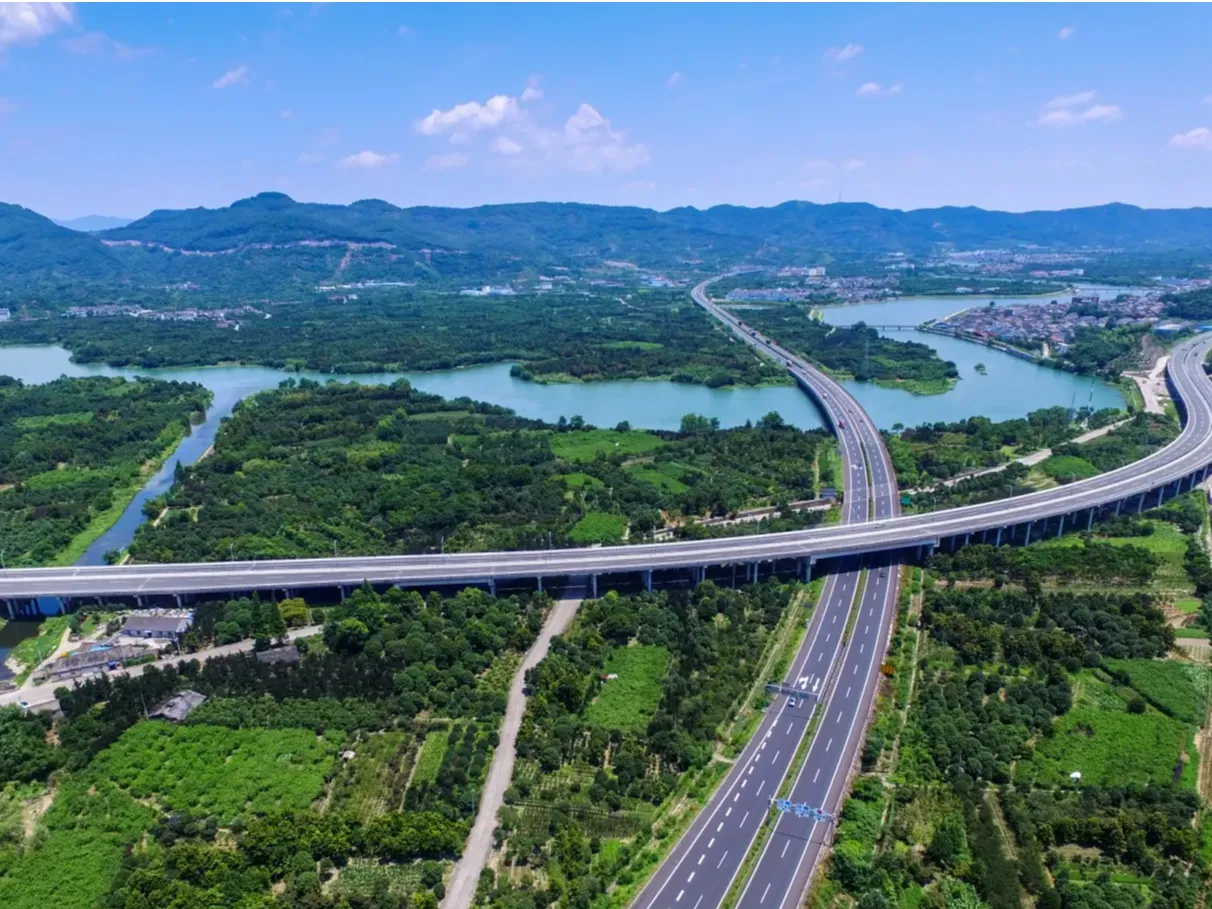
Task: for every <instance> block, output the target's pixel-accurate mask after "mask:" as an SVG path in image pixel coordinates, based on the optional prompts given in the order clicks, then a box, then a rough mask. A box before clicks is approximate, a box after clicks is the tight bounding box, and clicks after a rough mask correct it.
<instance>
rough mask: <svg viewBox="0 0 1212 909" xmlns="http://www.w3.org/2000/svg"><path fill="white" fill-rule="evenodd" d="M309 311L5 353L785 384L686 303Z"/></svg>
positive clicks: (25, 332)
mask: <svg viewBox="0 0 1212 909" xmlns="http://www.w3.org/2000/svg"><path fill="white" fill-rule="evenodd" d="M313 296H314V297H315V299H311V297H313ZM305 297H307V299H305V300H304V301H297V302H294V303H292V304H291V305H289V306H276V307H272V308H271V309H270V313H269V314H270V318H265V317H264V316H262V315H260V314H256V315H251V316H250V315H244V316H238V317H237V316H233V318H239V320H240V329H239V331H236V330H235V329H233V328H230V327H219V326H218V325H217V324H216V323H215V322H213V321H209V320H198V321H189V322H184V321H162V320H154V319H131V318H125V317H122V318H119V317H97V318H90V319H80V318H70V317H63V316H48V317H46V318H44V319H39V320H37V321H20V322H19V321H13V322H6V323H2V324H0V344H34V343H42V344H45V343H56V344H62V345H63V346H65V347H67V348H68V349H69V350H70V351H71V352H72V356H73V358H74V359H75V360H76V361H78V362H85V363H108V364H110V365H113V366H138V367H144V368H151V367H158V366H207V365H213V364H218V363H250V364H261V365H265V366H274V367H278V368H282V369H288V370H300V369H311V370H318V371H321V372H346V373H359V372H381V371H388V370H390V371H401V370H429V369H450V368H452V367H456V366H470V365H475V364H483V363H501V362H506V361H513V362H514V363H515V364H516V365H515V366H514V374H515V375H517V376H519V377H521V378H524V379H533V380H535V381H543V382H547V381H575V382H593V381H601V380H606V379H656V378H664V379H672V380H673V381H676V382H691V383H698V384H704V385H710V386H712V387H722V386H728V385H761V384H767V383H786V382H788V381H789V380H788V379H787V378H786V375H785V372H784V371H783V370H782V368H781V367H779V366H778V365H777V364H775V363H773V362H772V361H770V360H766V359H763V358H762V357H760V356H758V354H756V353H754V352H753V351H752V350H751V349H750V348H749V347H748V346H746V345H744V344H740V343H739V342H736V341H734V340H732V337H731V335H730V334H729V332H727V331H726V330H725V329H724V328H722V327H721V326H719V325H718V324H716V322H715V320H713V319H712V318H711V317H710V316H709V315H707V313H705V312H703V310H702V309H700V308H699V307H698V306H695V305H694V303H692V302H691V301H690V300H689V299H688V298H687V295H686V292H685V291H681V290H655V289H647V288H643V289H641V288H636V289H629V290H628V291H626V292H625V296H624V295H623V294H622V293H620V292H619V291H611V292H609V293H602V292H600V291H598V290H596V289H595V290H594V292H592V293H590V294H582V293H579V292H571V291H567V290H565V291H557V292H552V293H545V294H519V295H517V296H515V297H511V298H510V299H509V300H508V301H507V302H503V301H501V300H497V299H492V298H482V297H458V298H452V297H451V296H450V295H449V294H432V293H426V292H423V291H420V290H418V291H411V290H405V289H400V288H392V289H390V290H383V291H378V292H376V291H369V292H366V291H363V292H362V294H361V297H362V299H359V300H358V302H357V303H356V304H355V303H346V302H343V301H342V302H333V301H329V300H327V299H326V298H325V297H323V296H320V295H314V294H307V295H305ZM90 302H95V301H90ZM177 305H178V306H183V305H197V303H196V301H194V300H188V301H181V302H180V303H178V304H177ZM215 305H216V306H220V305H225V306H230V305H231V303H230V300H228V299H225V300H223V301H222V302H216V303H215Z"/></svg>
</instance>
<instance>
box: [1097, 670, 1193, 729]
mask: <svg viewBox="0 0 1212 909" xmlns="http://www.w3.org/2000/svg"><path fill="white" fill-rule="evenodd" d="M1105 663H1106V666H1107V668H1108V669H1110V670H1111V671H1112V672H1115V673H1122V674H1123V675H1125V676H1127V678H1128V680H1129V681H1128V684H1129V685H1131V686H1132V688H1134V689H1135V690H1136V691H1138V692H1140V694H1142V695H1143V696H1144V697H1145V699H1146V700H1148V701H1149V702H1151V703H1152V704H1153V705H1154V706H1155V707H1157V708H1158V709H1160V710H1162V711H1164V712H1165V713H1167V714H1168V715H1169V716H1172V717H1174V718H1175V719H1177V720H1182V721H1183V722H1185V723H1190V724H1191V725H1193V726H1198V725H1200V724H1201V723H1203V721H1204V717H1205V716H1206V714H1207V710H1208V688H1209V677H1210V673H1209V670H1208V669H1207V668H1206V667H1203V666H1192V665H1190V664H1188V663H1176V662H1174V661H1172V660H1106V661H1105Z"/></svg>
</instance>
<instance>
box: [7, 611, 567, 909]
mask: <svg viewBox="0 0 1212 909" xmlns="http://www.w3.org/2000/svg"><path fill="white" fill-rule="evenodd" d="M549 603H550V601H549V600H548V599H547V598H546V597H544V596H542V595H538V596H536V597H533V598H518V597H513V598H508V599H500V600H498V599H495V598H493V597H490V596H488V595H487V594H485V593H483V592H481V591H477V590H466V591H463V592H462V593H460V594H458V595H456V596H454V597H450V598H446V599H443V598H441V597H439V596H437V595H436V594H433V595H430V596H429V597H428V598H427V599H426V598H422V597H421V596H420V595H418V594H417V593H416V592H409V593H404V592H402V591H399V590H392V591H391V592H389V593H387V594H384V595H382V596H380V595H379V594H377V593H375V592H374V591H373V590H371V589H369V588H368V587H367V588H362V589H359V590H357V591H355V592H354V593H353V594H352V595H350V596H349V597H347V599H346V601H345V602H344V603H343V604H341V605H340V606H332V607H325V608H324V609H323V611H322V612H321V610H312V609H310V607H309V606H308V605H307V604H306V603H301V601H284V602H282V603H279V604H276V605H275V604H262V603H258V602H257V601H256V600H252V601H249V600H237V601H232V602H230V603H223V604H207V606H205V607H204V608H202V609H200V610H199V617H200V622H199V625H200V626H201V633H203V634H204V635H206V636H207V639H210V636H213V635H218V634H222V633H223V626H224V625H225V624H230V625H232V626H234V627H235V628H237V629H242V630H241V632H240V633H249V632H250V631H251V632H252V633H254V634H257V635H265V636H269V635H271V634H272V635H274V636H276V635H277V634H279V633H281V631H283V630H284V629H285V627H286V624H287V623H288V622H294V623H297V622H298V621H303V620H305V615H306V613H308V612H312V613H313V614H315V615H317V616H320V615H322V617H323V620H324V631H323V634H322V635H321V636H319V637H317V638H314V639H310V640H307V639H305V640H303V641H301V642H300V649H301V651H302V658H301V660H300V661H299V662H297V663H276V662H275V663H262V662H261V661H259V660H258V659H256V657H255V656H254V655H253V654H247V653H242V654H236V655H232V656H227V657H219V658H215V659H212V660H210V661H208V662H207V663H205V664H204V665H199V664H197V663H194V662H185V663H182V664H179V665H176V666H168V667H163V668H161V667H156V666H152V667H149V668H148V669H147V671H146V672H145V673H144V674H143V675H141V676H139V677H136V678H129V677H123V678H117V679H109V678H95V679H90V680H88V681H86V682H85V683H83V684H81V685H78V686H76V687H73V688H72V689H70V690H68V689H66V688H63V689H59V690H58V691H57V695H58V697H59V700H60V704H61V707H62V711H63V715H62V717H61V718H58V719H55V720H52V717H51V716H50V715H49V714H30V715H25V714H23V713H22V712H21V711H19V710H17V709H16V708H9V709H5V710H3V711H0V902H2V904H3V905H4V906H5V909H8V907H10V906H16V907H21V909H26V907H34V906H39V907H45V906H56V907H58V906H68V907H72V909H77V907H78V909H94V907H96V906H105V907H109V906H113V907H131V909H134V907H161V906H182V907H184V906H190V907H194V906H197V907H202V906H206V907H210V906H214V907H216V909H218V907H220V906H222V907H228V906H234V907H239V909H268V907H270V906H273V907H283V909H290V907H296V909H435V907H436V906H437V902H438V900H440V899H441V897H442V896H443V894H444V891H443V890H442V876H443V869H444V867H446V866H445V864H444V863H445V862H447V861H448V860H449V859H451V858H453V857H455V856H456V855H457V854H458V852H459V851H460V850H461V849H462V846H463V842H464V840H465V838H466V836H467V832H468V829H469V825H470V821H471V818H472V816H473V814H474V811H475V809H476V805H477V802H478V799H479V790H480V786H481V785H482V782H483V779H484V776H485V773H486V771H487V767H488V761H489V759H490V757H491V755H492V750H493V748H494V747H495V745H496V727H497V722H498V719H499V716H500V713H501V711H502V709H503V706H504V694H503V693H502V692H501V691H500V690H499V686H487V687H484V686H482V685H481V681H482V679H484V678H486V677H488V675H489V674H490V673H491V671H492V670H493V669H494V667H496V666H497V665H498V664H499V663H500V662H502V661H505V662H507V663H510V664H512V665H516V664H517V661H518V660H519V659H520V654H521V653H522V652H523V651H524V650H525V649H526V648H527V647H528V646H529V645H530V643H531V642H532V641H533V639H534V635H535V633H536V632H537V630H538V627H539V626H540V624H541V621H542V616H543V613H544V611H545V610H546V608H547V607H548V605H549ZM266 616H270V618H268V619H267V618H266ZM258 623H262V624H261V625H258ZM264 623H268V625H267V624H264ZM275 623H280V624H277V625H275ZM245 624H247V625H248V627H244V626H245ZM275 627H276V630H274V628H275ZM186 688H188V689H192V690H195V691H198V692H200V693H202V694H205V695H207V696H208V700H207V701H206V703H204V704H203V705H202V706H201V707H199V708H197V709H196V710H195V711H194V712H193V713H192V714H191V715H190V716H189V718H188V720H187V721H186V722H185V723H183V724H180V725H170V724H167V723H163V722H159V721H149V720H146V719H145V718H144V716H145V711H146V710H147V709H149V707H152V706H155V705H157V704H159V703H161V702H162V701H164V700H165V699H166V698H167V697H168V696H169V695H171V694H172V693H174V692H177V691H180V690H182V689H186ZM52 723H53V726H52ZM52 800H53V804H51V801H52ZM48 805H49V810H46V809H47V807H48ZM44 810H45V811H46V813H45V814H44V815H42V816H41V819H40V820H39V813H40V812H41V811H44ZM347 863H351V864H353V865H354V866H357V867H359V868H362V869H363V870H361V871H355V872H354V873H352V874H350V875H349V876H348V878H345V879H344V880H343V881H342V878H343V877H344V873H343V871H341V866H345V865H346V864H347ZM372 867H373V868H374V869H375V870H374V871H371V870H369V869H370V868H372Z"/></svg>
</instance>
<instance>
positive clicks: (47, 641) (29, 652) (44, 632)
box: [9, 615, 71, 670]
mask: <svg viewBox="0 0 1212 909" xmlns="http://www.w3.org/2000/svg"><path fill="white" fill-rule="evenodd" d="M70 623H71V616H67V615H53V616H50V617H49V618H45V619H43V620H42V621H41V623H39V625H38V633H37V634H36V635H34V637H32V638H26V639H25V640H24V641H19V642H18V643H17V645H16V646H15V647H13V649H12V650H10V651H9V656H11V657H12V658H13V659H14V660H16V661H17V662H18V663H20V664H21V665H22V666H23V667H24V668H25V669H26V670H33V669H34V668H35V667H36V666H37V665H38V664H39V663H41V662H42V661H43V660H45V659H46V658H47V657H49V656H50V655H51V654H52V653H54V652H55V648H56V647H58V646H59V641H60V639H62V637H63V632H65V631H67V626H68V625H69V624H70Z"/></svg>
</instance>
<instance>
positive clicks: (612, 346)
mask: <svg viewBox="0 0 1212 909" xmlns="http://www.w3.org/2000/svg"><path fill="white" fill-rule="evenodd" d="M598 347H600V348H602V350H663V349H664V347H665V345H664V344H661V343H658V342H657V341H607V342H605V343H604V344H599V345H598Z"/></svg>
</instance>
